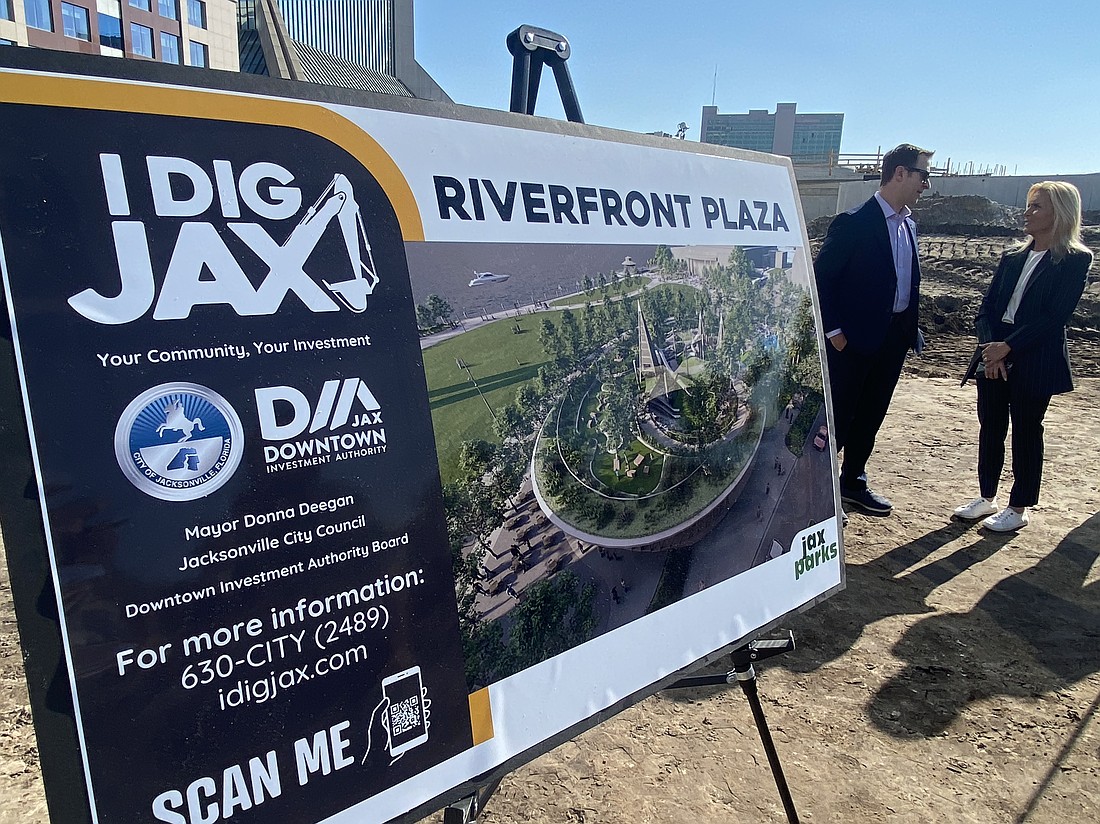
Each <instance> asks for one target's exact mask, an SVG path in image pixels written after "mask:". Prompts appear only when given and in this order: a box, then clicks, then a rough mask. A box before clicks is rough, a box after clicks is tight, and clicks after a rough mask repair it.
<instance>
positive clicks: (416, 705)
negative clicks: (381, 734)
mask: <svg viewBox="0 0 1100 824" xmlns="http://www.w3.org/2000/svg"><path fill="white" fill-rule="evenodd" d="M390 723H391V725H392V726H393V730H392V732H391V733H390V734H391V735H395V736H396V735H401V734H402V733H405V732H408V731H409V730H411V729H415V728H416V727H419V726H420V701H418V700H417V698H416V696H415V695H414V696H412V697H411V698H406V699H405V700H404V701H398V702H397V703H396V704H391V705H390Z"/></svg>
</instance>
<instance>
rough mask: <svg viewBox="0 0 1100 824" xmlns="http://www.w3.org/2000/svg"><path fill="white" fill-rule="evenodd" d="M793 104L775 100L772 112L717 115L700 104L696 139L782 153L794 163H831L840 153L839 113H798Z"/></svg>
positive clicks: (841, 117)
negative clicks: (699, 121)
mask: <svg viewBox="0 0 1100 824" xmlns="http://www.w3.org/2000/svg"><path fill="white" fill-rule="evenodd" d="M796 106H797V104H795V103H777V104H776V107H775V113H774V114H772V113H769V112H768V111H767V110H766V109H750V110H749V112H748V113H747V114H719V113H718V107H717V106H704V107H703V120H702V123H701V125H700V127H699V142H700V143H714V144H716V145H718V146H734V147H736V148H739V149H752V150H754V151H758V152H770V153H771V154H779V155H786V156H787V157H789V158H791V160H792V161H793V162H794V163H795V164H821V163H829V162H835V160H836V158H837V156H838V155H839V154H840V135H841V131H842V130H843V128H844V115H843V114H798V113H797V112H796V111H795V107H796Z"/></svg>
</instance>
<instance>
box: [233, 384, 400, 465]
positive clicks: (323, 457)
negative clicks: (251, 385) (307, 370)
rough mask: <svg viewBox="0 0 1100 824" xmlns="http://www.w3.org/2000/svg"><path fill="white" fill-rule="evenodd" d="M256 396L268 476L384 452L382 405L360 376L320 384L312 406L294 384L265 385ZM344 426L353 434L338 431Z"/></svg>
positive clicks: (385, 445) (384, 433)
mask: <svg viewBox="0 0 1100 824" xmlns="http://www.w3.org/2000/svg"><path fill="white" fill-rule="evenodd" d="M255 394H256V411H257V414H258V416H259V420H260V435H261V437H262V438H263V439H264V441H265V442H266V444H265V446H264V462H265V463H266V464H267V471H268V472H278V471H282V470H285V469H300V468H303V467H306V466H316V465H318V464H323V463H328V462H329V461H331V460H336V461H342V460H351V459H354V458H364V457H368V456H372V455H380V454H384V453H385V452H386V449H387V443H386V429H385V427H384V425H383V421H382V407H381V405H380V404H379V403H378V400H377V399H376V398H375V397H374V393H373V392H371V390H370V387H368V386H367V384H366V383H365V382H364V381H363V380H361V379H360V378H343V379H335V380H327V381H325V382H324V384H323V385H322V387H321V392H320V395H319V397H318V398H317V401H316V403H311V402H310V399H309V398H308V397H306V395H305V393H303V392H302V391H301V390H299V389H296V388H295V387H293V386H266V387H263V388H259V389H256V390H255ZM356 408H358V412H356ZM349 425H350V426H351V428H352V431H350V432H342V433H341V432H339V430H341V429H343V428H344V427H345V426H349ZM327 433H331V434H327ZM302 436H304V437H302Z"/></svg>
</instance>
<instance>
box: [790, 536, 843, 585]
mask: <svg viewBox="0 0 1100 824" xmlns="http://www.w3.org/2000/svg"><path fill="white" fill-rule="evenodd" d="M837 552H838V551H837V548H836V541H832V542H830V541H829V540H828V539H827V538H826V537H825V528H824V527H822V528H821V529H814V530H811V531H810V532H809V533H808V534H806V535H803V536H802V557H801V558H797V559H795V562H794V579H795V580H796V581H797V580H798V579H799V578H801V577H802V576H803V575H804V574H805V573H807V572H809V571H810V570H811V569H816V568H817V567H818V565H820V564H824V563H825V562H826V561H831V560H833V559H834V558H836V556H837Z"/></svg>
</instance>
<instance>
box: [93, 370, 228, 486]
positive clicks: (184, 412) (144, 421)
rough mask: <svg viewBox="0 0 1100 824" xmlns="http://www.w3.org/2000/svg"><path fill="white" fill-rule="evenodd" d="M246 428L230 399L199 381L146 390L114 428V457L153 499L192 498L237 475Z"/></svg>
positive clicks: (123, 414) (131, 404)
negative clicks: (235, 472) (230, 403)
mask: <svg viewBox="0 0 1100 824" xmlns="http://www.w3.org/2000/svg"><path fill="white" fill-rule="evenodd" d="M243 453H244V429H243V428H242V426H241V420H240V418H239V417H237V413H236V412H235V411H234V410H233V407H232V406H230V405H229V402H228V401H226V400H225V398H223V397H222V396H221V395H219V394H218V393H217V392H214V391H212V390H210V389H207V388H206V387H205V386H199V385H198V384H195V383H164V384H161V385H160V386H154V387H153V388H152V389H147V390H146V391H144V392H142V393H141V394H140V395H138V396H137V397H136V398H134V399H133V400H132V401H131V402H130V405H129V406H127V407H126V409H125V411H123V413H122V416H121V417H120V418H119V421H118V426H117V427H116V428H115V458H116V459H117V460H118V465H119V467H120V468H121V469H122V474H123V475H125V476H126V480H128V481H129V482H130V483H132V484H133V485H134V486H136V487H137V488H138V489H140V490H141V491H142V492H144V493H145V494H146V495H150V496H152V497H154V498H160V499H161V500H164V501H193V500H195V499H196V498H202V497H205V496H206V495H209V494H210V493H211V492H213V491H214V490H216V489H218V488H219V487H221V486H222V485H223V484H224V483H225V482H226V481H228V480H229V479H230V478H231V477H232V476H233V473H234V471H235V470H236V469H237V466H238V465H239V464H240V462H241V455H242V454H243Z"/></svg>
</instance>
